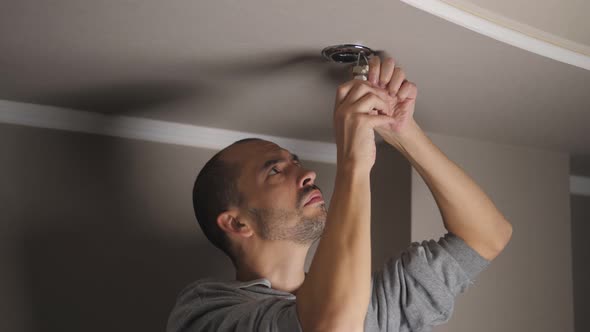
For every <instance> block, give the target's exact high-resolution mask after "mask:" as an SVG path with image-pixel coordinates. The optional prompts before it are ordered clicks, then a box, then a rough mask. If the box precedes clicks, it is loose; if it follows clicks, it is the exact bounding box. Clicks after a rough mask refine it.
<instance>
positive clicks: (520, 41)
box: [401, 0, 590, 70]
mask: <svg viewBox="0 0 590 332" xmlns="http://www.w3.org/2000/svg"><path fill="white" fill-rule="evenodd" d="M401 1H402V2H404V3H406V4H408V5H410V6H413V7H415V8H418V9H421V10H423V11H426V12H428V13H431V14H433V15H436V16H438V17H440V18H442V19H445V20H447V21H449V22H453V23H455V24H458V25H461V26H463V27H465V28H467V29H469V30H472V31H475V32H477V33H480V34H482V35H485V36H488V37H491V38H494V39H496V40H499V41H501V42H504V43H507V44H510V45H512V46H516V47H518V48H521V49H524V50H527V51H530V52H533V53H536V54H539V55H542V56H545V57H548V58H551V59H553V60H557V61H561V62H564V63H567V64H570V65H573V66H577V67H580V68H584V69H587V70H590V56H588V55H585V54H582V53H579V52H575V51H572V50H569V49H567V48H564V47H561V46H558V45H556V44H554V43H550V42H547V41H544V40H541V39H539V38H535V37H532V36H529V35H526V34H524V33H522V32H519V31H517V30H514V29H510V28H507V27H505V26H502V25H500V24H496V23H493V22H491V21H489V20H487V19H484V18H482V17H479V16H476V15H474V14H470V13H468V12H466V11H464V10H461V9H459V8H457V7H454V6H452V5H450V4H448V3H445V2H444V1H440V0H401ZM562 44H564V45H565V44H567V43H565V42H564V43H562ZM569 44H572V43H571V42H569Z"/></svg>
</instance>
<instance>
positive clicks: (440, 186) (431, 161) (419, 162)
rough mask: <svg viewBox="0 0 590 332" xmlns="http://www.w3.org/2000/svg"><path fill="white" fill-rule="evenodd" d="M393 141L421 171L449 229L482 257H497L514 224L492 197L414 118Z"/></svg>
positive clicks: (505, 243)
mask: <svg viewBox="0 0 590 332" xmlns="http://www.w3.org/2000/svg"><path fill="white" fill-rule="evenodd" d="M406 129H407V130H406V131H405V132H404V133H403V134H402V135H401V136H400V137H398V140H397V141H396V142H395V143H394V144H393V145H394V146H395V147H396V148H397V149H398V150H399V151H400V152H401V153H402V154H403V155H404V156H405V157H406V158H407V159H408V160H409V161H410V162H411V164H412V166H413V167H414V168H415V169H416V170H417V171H418V173H420V175H421V176H422V178H423V179H424V182H426V184H427V185H428V188H429V189H430V191H431V192H432V195H433V196H434V199H435V201H436V204H437V205H438V208H439V210H440V212H441V215H442V218H443V222H444V225H445V228H446V229H447V230H448V231H450V232H452V233H454V234H455V235H457V236H459V237H460V238H462V239H463V240H464V241H465V242H466V243H467V244H469V246H470V247H472V248H473V249H475V251H477V252H478V253H479V254H480V255H481V256H482V257H484V258H485V259H487V260H493V259H494V258H496V256H498V255H499V254H500V252H502V250H503V249H504V247H505V246H506V245H507V244H508V241H509V240H510V238H511V236H512V226H511V224H510V223H509V222H508V221H507V220H506V218H504V216H503V215H502V213H501V212H500V211H499V210H498V209H497V208H496V206H495V205H494V203H493V202H492V200H491V199H490V198H489V197H488V196H487V195H486V194H485V193H484V191H483V190H482V189H481V188H480V187H479V186H478V185H477V183H475V181H473V179H471V177H469V176H468V175H467V174H466V173H465V172H464V171H463V170H462V169H461V168H460V167H459V166H458V165H457V164H455V163H454V162H453V161H451V160H450V159H449V158H447V156H445V154H444V153H443V152H442V151H441V150H440V149H439V148H438V147H437V146H436V145H434V143H432V141H431V140H430V139H429V138H428V136H426V134H425V133H424V132H423V131H422V129H420V127H419V126H418V124H417V123H416V122H415V121H413V119H412V121H410V123H409V126H408V128H406Z"/></svg>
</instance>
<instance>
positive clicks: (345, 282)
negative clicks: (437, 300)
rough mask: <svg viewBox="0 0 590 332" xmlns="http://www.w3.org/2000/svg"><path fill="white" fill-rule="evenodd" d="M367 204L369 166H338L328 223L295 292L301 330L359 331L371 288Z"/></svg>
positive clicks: (369, 205) (369, 200)
mask: <svg viewBox="0 0 590 332" xmlns="http://www.w3.org/2000/svg"><path fill="white" fill-rule="evenodd" d="M370 207H371V196H370V181H369V172H367V171H358V170H354V169H351V168H346V167H340V166H339V167H338V169H337V174H336V182H335V186H334V192H333V195H332V199H331V203H330V208H329V212H328V217H327V221H326V227H325V230H324V233H323V235H322V238H321V240H320V243H319V245H318V248H317V250H316V252H315V255H314V258H313V261H312V264H311V266H310V270H309V273H308V274H307V276H306V278H305V282H304V284H303V285H302V287H301V289H300V291H299V292H298V294H297V298H298V303H297V309H298V311H299V312H300V315H301V314H303V316H305V319H306V320H307V322H302V323H303V325H304V330H305V327H306V326H305V325H308V326H310V327H313V328H314V329H324V328H325V329H327V330H340V331H343V329H344V328H345V329H344V331H351V330H361V331H362V328H363V325H362V324H363V322H364V318H365V314H366V311H367V307H368V304H369V298H370V291H371V290H370V285H371V243H370V236H371V234H370V233H371V230H370V218H371V210H370ZM301 295H304V296H305V298H304V299H302V300H301V301H299V300H300V297H301Z"/></svg>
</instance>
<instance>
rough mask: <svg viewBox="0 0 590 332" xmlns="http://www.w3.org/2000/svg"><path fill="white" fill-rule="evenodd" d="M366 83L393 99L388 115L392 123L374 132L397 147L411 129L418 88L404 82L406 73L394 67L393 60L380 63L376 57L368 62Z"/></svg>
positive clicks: (406, 81) (389, 59)
mask: <svg viewBox="0 0 590 332" xmlns="http://www.w3.org/2000/svg"><path fill="white" fill-rule="evenodd" d="M368 81H369V82H370V83H371V84H372V86H374V87H375V88H378V89H380V90H381V91H382V93H385V92H386V93H388V94H389V95H390V96H391V97H393V98H394V101H395V103H394V106H393V112H392V114H391V115H390V116H391V118H392V119H394V121H393V123H391V124H389V125H383V126H378V127H377V128H375V130H376V131H377V132H378V133H379V135H381V137H383V139H384V140H385V141H386V142H388V143H389V144H391V145H394V146H396V147H397V146H399V144H400V142H399V141H400V140H401V137H402V136H403V135H404V134H405V133H406V132H407V131H409V130H412V129H413V126H412V125H413V124H414V123H413V122H414V108H415V106H416V96H417V95H418V88H417V87H416V84H414V83H412V82H410V81H408V80H406V73H405V72H404V71H403V70H402V68H401V67H399V66H397V67H396V66H395V61H394V59H392V58H385V59H384V60H383V61H381V59H380V58H379V57H378V56H374V57H372V58H371V59H370V60H369V77H368ZM388 115H389V114H388Z"/></svg>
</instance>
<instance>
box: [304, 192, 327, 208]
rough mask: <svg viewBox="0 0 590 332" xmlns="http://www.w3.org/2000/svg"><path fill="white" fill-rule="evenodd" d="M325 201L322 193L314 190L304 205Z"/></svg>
mask: <svg viewBox="0 0 590 332" xmlns="http://www.w3.org/2000/svg"><path fill="white" fill-rule="evenodd" d="M323 201H324V198H323V197H322V193H320V192H319V191H318V190H314V191H313V192H312V193H311V194H309V196H308V197H307V200H306V201H305V204H304V205H303V206H308V205H310V204H313V203H318V202H323Z"/></svg>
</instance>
